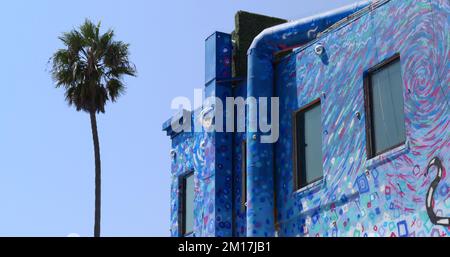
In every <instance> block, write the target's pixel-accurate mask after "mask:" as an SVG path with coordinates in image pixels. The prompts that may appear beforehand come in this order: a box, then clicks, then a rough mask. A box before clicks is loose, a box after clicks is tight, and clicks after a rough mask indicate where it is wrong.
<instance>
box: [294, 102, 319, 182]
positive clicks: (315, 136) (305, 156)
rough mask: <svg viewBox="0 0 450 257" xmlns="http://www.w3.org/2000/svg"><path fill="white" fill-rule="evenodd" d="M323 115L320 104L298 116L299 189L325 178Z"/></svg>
mask: <svg viewBox="0 0 450 257" xmlns="http://www.w3.org/2000/svg"><path fill="white" fill-rule="evenodd" d="M321 115H322V109H321V106H320V103H318V104H316V105H314V106H312V107H310V108H308V109H305V110H303V111H300V112H298V113H297V114H296V141H295V144H296V145H297V158H296V163H297V186H298V189H300V188H301V187H304V186H306V185H308V184H310V183H312V182H314V181H316V180H318V179H320V178H321V177H323V166H322V165H323V164H322V121H321Z"/></svg>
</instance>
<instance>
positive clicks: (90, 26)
mask: <svg viewBox="0 0 450 257" xmlns="http://www.w3.org/2000/svg"><path fill="white" fill-rule="evenodd" d="M59 39H60V40H61V41H62V43H63V44H64V48H63V49H60V50H58V51H57V52H56V53H55V54H54V55H53V56H52V58H51V59H50V61H51V62H52V70H51V74H52V77H53V80H54V81H55V83H56V87H57V88H60V87H62V88H64V90H65V99H66V101H67V102H68V103H69V105H70V106H72V105H73V106H75V108H76V110H77V111H84V112H87V113H89V115H90V119H91V129H92V138H93V142H94V156H95V222H94V236H95V237H100V218H101V161H100V143H99V137H98V131H97V117H96V114H98V113H105V105H106V103H107V102H108V101H111V102H115V101H116V100H117V98H118V97H119V96H120V95H122V94H123V93H124V91H125V84H124V83H123V77H124V76H125V75H129V76H136V68H135V66H134V64H132V63H131V62H130V61H129V51H128V48H129V44H125V43H123V42H122V41H114V31H113V30H111V29H110V30H108V31H107V32H106V33H104V34H100V23H99V24H98V25H95V24H94V23H92V22H91V21H89V20H86V21H85V22H84V24H83V25H81V26H80V27H79V29H73V30H72V31H70V32H67V33H64V34H63V35H62V36H61V37H59Z"/></svg>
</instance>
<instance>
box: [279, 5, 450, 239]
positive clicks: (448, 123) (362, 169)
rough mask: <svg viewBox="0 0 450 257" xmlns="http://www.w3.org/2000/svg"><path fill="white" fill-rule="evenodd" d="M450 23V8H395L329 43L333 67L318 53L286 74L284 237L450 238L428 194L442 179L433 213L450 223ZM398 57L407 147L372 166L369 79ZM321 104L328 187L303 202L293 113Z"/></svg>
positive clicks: (292, 60)
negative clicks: (297, 186) (295, 173)
mask: <svg viewBox="0 0 450 257" xmlns="http://www.w3.org/2000/svg"><path fill="white" fill-rule="evenodd" d="M449 13H450V4H449V1H446V0H434V1H427V0H401V1H400V0H396V1H390V2H388V3H387V4H386V5H383V6H381V7H379V8H378V9H375V10H373V11H372V12H370V13H368V14H366V15H364V16H362V17H361V18H359V19H357V20H356V21H354V22H352V23H350V24H348V25H345V26H343V27H342V28H340V29H338V30H336V31H333V32H331V33H329V34H326V35H324V36H323V37H322V38H320V39H319V41H318V42H320V43H322V44H323V45H324V46H325V49H326V55H327V57H326V58H327V60H326V61H324V60H323V58H320V57H318V56H317V55H316V54H315V53H314V50H313V47H312V46H313V45H314V44H313V45H312V46H311V47H306V48H303V49H301V50H298V51H297V52H295V54H293V55H291V56H289V57H288V58H286V59H284V60H283V61H282V62H281V63H280V64H279V65H278V68H277V74H276V77H277V83H276V87H277V92H278V93H279V97H280V103H281V104H280V105H281V111H280V113H281V118H280V119H281V134H282V135H285V136H284V137H282V138H281V139H280V141H279V142H278V143H277V145H276V151H275V152H276V165H275V166H276V181H277V185H276V192H277V199H278V201H277V209H278V217H277V220H278V222H279V223H280V228H281V229H280V231H279V233H280V235H281V236H448V235H450V229H449V228H450V227H449V224H447V225H446V226H445V225H444V226H442V225H435V224H433V220H431V219H430V215H429V214H428V212H427V193H428V191H429V189H430V186H431V183H432V181H433V180H435V178H436V176H438V175H437V174H436V173H437V172H438V171H437V169H441V171H442V176H441V180H440V181H439V182H440V183H438V184H436V185H435V186H436V190H435V194H434V201H432V205H433V206H430V207H431V208H428V211H430V209H433V210H434V212H435V213H436V214H437V215H438V216H441V217H450V199H449V198H450V187H449V186H450V184H449V183H450V178H449V177H448V176H447V175H446V172H445V169H446V167H447V168H448V167H450V118H449V113H450V109H449V105H448V101H449V94H448V92H449V87H450V80H449V71H450V58H449V56H450V44H449V43H450V33H449V31H450V24H449ZM396 53H399V54H400V60H401V68H402V78H403V84H404V99H405V116H406V129H407V143H406V145H404V146H402V147H400V148H397V149H394V150H393V151H390V152H388V153H386V154H383V155H381V156H379V157H376V158H375V159H373V160H368V158H367V155H366V129H365V108H364V90H363V78H364V74H365V71H367V70H368V69H370V68H371V67H373V66H374V65H376V64H378V63H381V62H382V61H383V60H386V59H388V58H389V57H391V56H393V55H395V54H396ZM317 98H321V100H322V115H323V117H322V128H323V154H324V157H323V167H324V180H323V181H321V182H319V183H317V184H316V185H313V186H311V187H310V188H308V189H306V190H303V191H302V192H293V188H294V186H293V179H292V148H293V147H292V127H291V126H292V124H291V113H292V112H293V111H294V110H297V109H299V108H301V107H302V106H305V105H306V104H308V103H310V102H312V101H313V100H315V99H317ZM358 112H359V113H361V114H362V117H361V119H358V117H357V115H356V114H357V113H358ZM434 158H437V159H439V160H440V162H439V163H437V162H436V161H433V160H434ZM430 163H431V164H435V165H430ZM429 165H430V166H432V167H431V168H430V173H429V174H427V170H428V166H429ZM431 170H432V171H431ZM431 216H432V215H431Z"/></svg>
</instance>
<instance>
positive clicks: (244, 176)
mask: <svg viewBox="0 0 450 257" xmlns="http://www.w3.org/2000/svg"><path fill="white" fill-rule="evenodd" d="M241 151H242V154H241V156H242V163H241V166H242V167H241V172H242V174H241V175H242V177H241V182H242V184H241V210H242V211H245V210H246V209H247V142H246V141H242V149H241Z"/></svg>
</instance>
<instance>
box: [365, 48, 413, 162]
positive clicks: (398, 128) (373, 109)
mask: <svg viewBox="0 0 450 257" xmlns="http://www.w3.org/2000/svg"><path fill="white" fill-rule="evenodd" d="M364 88H365V101H366V113H367V115H366V117H367V121H366V122H367V152H368V156H369V158H373V157H375V156H377V155H380V154H382V153H384V152H386V151H389V150H391V149H393V148H395V147H398V146H400V145H402V144H404V143H405V141H406V132H405V114H404V100H403V83H402V77H401V68H400V57H399V56H398V55H396V56H394V57H392V58H390V59H389V60H387V61H385V62H383V63H381V64H379V65H377V66H376V67H374V68H373V69H371V70H370V71H369V73H368V76H367V77H366V79H365V86H364Z"/></svg>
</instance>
